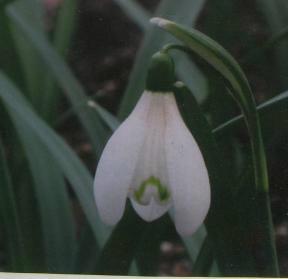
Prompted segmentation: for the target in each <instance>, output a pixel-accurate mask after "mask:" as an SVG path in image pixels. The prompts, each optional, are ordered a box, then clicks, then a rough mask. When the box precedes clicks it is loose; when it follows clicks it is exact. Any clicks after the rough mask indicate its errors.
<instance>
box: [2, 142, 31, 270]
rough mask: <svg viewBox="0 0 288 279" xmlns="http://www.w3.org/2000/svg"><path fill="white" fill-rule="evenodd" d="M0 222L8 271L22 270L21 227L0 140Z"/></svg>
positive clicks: (23, 264)
mask: <svg viewBox="0 0 288 279" xmlns="http://www.w3.org/2000/svg"><path fill="white" fill-rule="evenodd" d="M0 222H1V225H2V226H3V227H2V228H3V233H4V237H5V243H4V247H5V248H6V249H5V250H6V252H7V254H6V255H7V264H8V271H14V272H24V271H25V267H24V266H25V261H24V259H25V251H24V247H23V242H22V241H23V235H22V228H21V226H20V221H19V215H18V210H17V203H16V197H15V193H14V189H13V185H12V182H11V178H10V172H9V168H8V165H7V162H6V158H5V155H4V148H3V146H2V142H0Z"/></svg>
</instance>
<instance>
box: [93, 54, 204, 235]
mask: <svg viewBox="0 0 288 279" xmlns="http://www.w3.org/2000/svg"><path fill="white" fill-rule="evenodd" d="M174 81H175V75H174V64H173V61H172V59H171V58H170V56H168V55H167V54H166V53H163V52H158V53H157V54H155V55H154V56H153V57H152V62H151V65H150V68H149V71H148V75H147V81H146V90H145V91H144V93H143V94H142V97H141V98H140V100H139V101H138V103H137V105H136V106H135V108H134V110H133V111H132V113H131V114H130V115H129V116H128V118H127V119H126V120H125V121H124V122H123V123H122V124H121V126H120V127H119V128H118V129H117V130H116V131H115V133H114V134H113V135H112V137H111V138H110V139H109V141H108V143H107V145H106V147H105V148H104V151H103V154H102V156H101V158H100V161H99V164H98V167H97V170H96V175H95V180H94V193H95V200H96V205H97V208H98V211H99V214H100V217H101V218H102V220H103V221H104V222H105V223H107V224H110V225H114V224H116V223H117V222H118V221H119V220H120V219H121V217H122V216H123V213H124V210H125V204H126V199H127V198H129V199H130V200H131V203H132V205H133V207H134V209H135V211H136V212H137V213H138V214H139V216H140V217H141V218H143V219H144V220H145V221H148V222H149V221H153V220H155V219H157V218H159V217H161V216H162V215H164V214H165V213H166V212H167V211H168V210H169V209H171V211H172V215H173V216H174V217H173V218H174V219H175V224H176V229H177V231H178V232H179V233H180V234H181V235H190V234H192V233H193V232H194V231H195V230H196V229H197V228H198V227H199V226H200V225H201V224H202V222H203V220H204V218H205V216H206V214H207V211H208V209H209V205H210V185H209V178H208V173H207V169H206V166H205V163H204V160H203V157H202V154H201V152H200V149H199V147H198V145H197V143H196V141H195V140H194V138H193V136H192V135H191V133H190V132H189V130H188V129H187V127H186V126H185V123H184V122H183V119H182V117H181V115H180V113H179V110H178V107H177V104H176V101H175V97H174V93H173V91H172V88H173V84H174Z"/></svg>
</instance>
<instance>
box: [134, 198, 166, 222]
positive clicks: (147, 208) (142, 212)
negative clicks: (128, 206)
mask: <svg viewBox="0 0 288 279" xmlns="http://www.w3.org/2000/svg"><path fill="white" fill-rule="evenodd" d="M131 202H132V205H133V207H134V209H135V211H136V212H137V213H138V215H139V216H141V218H142V219H143V220H145V221H146V222H151V221H154V220H156V219H158V218H159V217H161V216H162V215H163V214H164V213H166V212H167V211H168V209H169V208H170V207H171V203H168V204H165V205H159V204H157V203H156V202H155V201H154V199H152V200H151V203H150V204H149V205H141V204H139V203H137V202H135V201H134V200H133V199H131Z"/></svg>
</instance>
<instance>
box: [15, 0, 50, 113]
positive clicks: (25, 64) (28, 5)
mask: <svg viewBox="0 0 288 279" xmlns="http://www.w3.org/2000/svg"><path fill="white" fill-rule="evenodd" d="M18 3H19V4H18V5H19V9H21V11H22V13H23V15H25V17H26V18H27V21H28V23H29V25H31V26H35V28H36V29H37V30H38V31H39V32H44V28H45V27H44V10H43V3H41V2H40V1H39V0H24V1H23V0H21V1H19V2H18ZM10 29H11V34H12V36H13V38H14V42H15V46H16V48H17V52H18V55H19V57H20V60H21V64H22V65H21V66H22V68H23V74H24V77H25V83H26V88H27V91H28V92H27V96H29V100H30V101H31V103H32V104H33V105H34V107H35V108H36V109H37V110H38V109H39V106H40V105H41V99H42V94H41V92H42V87H43V81H44V73H45V72H44V71H43V62H42V61H41V60H40V59H39V56H38V55H35V50H34V48H33V46H32V45H31V42H29V41H27V40H26V38H25V37H24V36H23V34H22V32H21V31H19V29H18V28H15V26H14V25H11V28H10ZM38 111H39V112H40V113H41V110H40V109H39V110H38Z"/></svg>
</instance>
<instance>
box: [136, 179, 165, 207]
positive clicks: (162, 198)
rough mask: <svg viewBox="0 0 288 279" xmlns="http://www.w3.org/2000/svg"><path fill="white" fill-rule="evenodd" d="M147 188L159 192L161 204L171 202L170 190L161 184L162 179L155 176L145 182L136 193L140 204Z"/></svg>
mask: <svg viewBox="0 0 288 279" xmlns="http://www.w3.org/2000/svg"><path fill="white" fill-rule="evenodd" d="M147 187H155V188H156V189H157V190H158V197H159V200H160V201H161V202H165V201H167V200H169V198H170V192H169V190H168V188H167V187H166V186H165V185H162V184H161V182H160V179H158V178H157V177H155V176H150V177H149V178H148V179H146V180H144V181H143V182H142V183H141V185H140V187H139V188H138V190H136V191H135V192H134V197H135V199H136V200H137V201H138V202H139V203H142V202H141V199H142V197H143V195H144V194H145V191H146V189H147Z"/></svg>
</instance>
